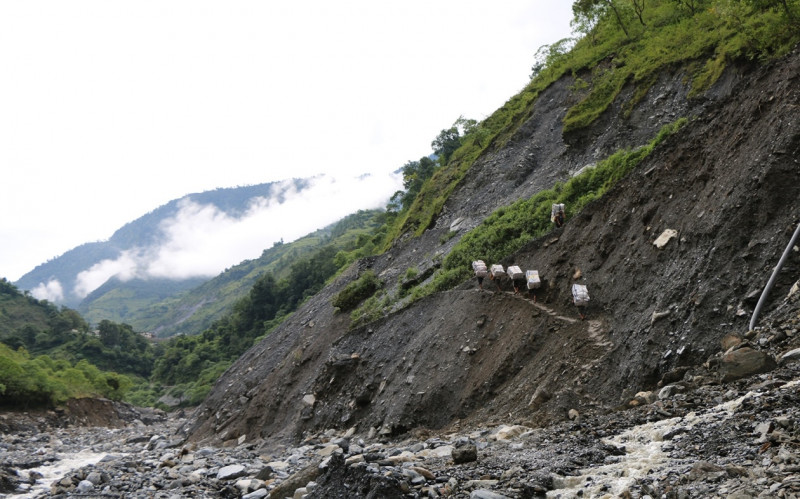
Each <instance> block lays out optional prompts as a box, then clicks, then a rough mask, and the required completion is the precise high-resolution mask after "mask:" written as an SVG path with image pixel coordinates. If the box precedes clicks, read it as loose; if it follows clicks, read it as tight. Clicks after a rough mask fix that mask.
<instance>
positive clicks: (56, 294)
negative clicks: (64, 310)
mask: <svg viewBox="0 0 800 499" xmlns="http://www.w3.org/2000/svg"><path fill="white" fill-rule="evenodd" d="M31 295H33V297H34V298H36V299H37V300H47V301H50V302H54V303H56V302H59V301H62V300H63V299H64V289H63V288H62V286H61V283H60V282H59V281H58V279H50V280H49V281H47V283H40V284H39V285H38V286H36V287H35V288H33V289H32V290H31Z"/></svg>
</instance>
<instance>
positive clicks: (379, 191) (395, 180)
mask: <svg viewBox="0 0 800 499" xmlns="http://www.w3.org/2000/svg"><path fill="white" fill-rule="evenodd" d="M401 188H402V179H401V178H400V177H399V176H397V175H383V176H376V175H363V176H360V177H348V178H335V177H331V176H327V175H322V176H319V177H315V178H313V179H311V181H310V185H309V186H308V187H307V188H305V189H303V190H302V191H299V192H298V191H297V189H296V188H295V186H294V183H293V182H289V181H287V182H283V183H282V184H280V187H279V189H280V191H279V192H278V193H277V194H275V195H273V196H272V197H270V198H269V199H267V198H262V197H258V198H253V199H252V200H251V201H250V204H249V207H248V209H247V210H245V212H244V213H242V214H240V215H231V214H228V213H226V212H224V211H222V210H220V209H219V208H217V207H216V206H214V205H212V204H200V203H196V202H194V201H193V200H192V199H191V198H186V199H184V200H182V201H181V202H180V204H179V209H178V212H177V213H176V214H175V215H174V216H173V217H170V218H167V219H164V220H163V221H162V222H161V224H160V226H159V230H160V232H161V236H162V237H161V238H160V240H161V241H162V242H161V243H160V244H159V245H157V246H154V247H137V248H133V249H130V250H126V251H123V252H122V253H121V254H120V256H119V257H118V258H116V259H114V260H103V261H102V262H99V263H97V264H95V265H93V266H92V267H91V268H89V269H87V270H85V271H83V272H81V273H79V274H78V276H77V280H76V286H75V288H74V292H75V293H76V294H77V295H78V296H80V297H81V298H83V297H85V296H86V295H87V294H89V293H91V292H92V291H93V290H95V289H97V288H98V287H99V286H101V285H102V284H103V283H104V282H106V281H107V280H108V279H110V278H112V277H117V278H118V279H120V280H122V281H127V280H129V279H132V278H139V279H147V278H150V277H157V278H168V279H187V278H191V277H198V276H202V277H212V276H214V275H217V274H219V273H220V272H222V271H223V270H224V269H226V268H228V267H230V266H232V265H236V264H238V263H240V262H242V261H243V260H247V259H252V258H257V257H258V256H260V255H261V252H262V251H263V250H264V249H265V248H269V247H271V246H272V244H273V243H274V242H276V241H279V240H284V241H287V242H289V241H294V240H295V239H297V238H299V237H302V236H305V235H306V234H309V233H311V232H313V231H315V230H317V229H319V228H322V227H325V226H327V225H330V224H332V223H334V222H336V221H338V220H340V219H342V218H343V217H345V216H347V215H349V214H351V213H355V212H356V211H358V210H360V209H372V208H382V207H384V206H386V203H387V202H388V199H389V197H390V196H391V195H392V194H393V193H394V192H395V191H397V190H398V189H401Z"/></svg>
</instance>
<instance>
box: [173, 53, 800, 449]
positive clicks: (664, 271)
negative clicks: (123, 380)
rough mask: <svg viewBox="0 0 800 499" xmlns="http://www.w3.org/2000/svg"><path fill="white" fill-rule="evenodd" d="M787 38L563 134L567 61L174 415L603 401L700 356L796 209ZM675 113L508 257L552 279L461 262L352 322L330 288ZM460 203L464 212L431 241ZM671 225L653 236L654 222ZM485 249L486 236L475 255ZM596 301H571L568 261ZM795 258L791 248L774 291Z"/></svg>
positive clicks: (214, 423) (288, 425) (287, 423)
mask: <svg viewBox="0 0 800 499" xmlns="http://www.w3.org/2000/svg"><path fill="white" fill-rule="evenodd" d="M798 75H800V54H798V52H797V51H795V52H793V53H792V54H790V56H788V57H786V58H784V59H783V60H780V61H778V62H776V63H773V64H771V65H769V66H764V67H754V66H750V65H748V64H742V65H740V66H735V67H730V68H729V69H728V70H727V72H726V74H725V75H724V76H723V77H722V78H721V79H720V81H719V82H718V83H717V84H716V86H715V87H714V88H712V89H711V90H710V91H709V92H707V93H706V94H705V95H704V96H702V97H698V98H695V99H692V100H687V98H686V92H687V89H686V88H685V86H684V85H683V83H682V82H683V79H682V77H681V74H680V73H675V74H664V75H662V78H661V79H660V80H659V82H658V83H657V84H656V85H655V86H654V87H653V88H652V89H651V90H650V92H649V93H648V95H647V97H646V98H645V99H644V100H643V101H642V102H640V103H639V104H638V106H637V108H636V109H635V110H634V112H633V113H632V114H631V116H630V117H629V118H628V119H623V118H622V115H621V107H622V105H623V104H624V100H625V96H626V95H630V93H631V92H632V89H627V90H626V93H624V94H623V96H622V97H620V99H619V102H617V103H616V104H615V106H614V107H613V108H612V109H610V110H609V111H607V113H606V114H605V115H604V116H603V117H602V118H601V119H600V120H598V122H597V123H596V124H595V125H594V126H593V127H591V128H590V129H587V130H584V131H582V132H581V133H580V134H575V135H573V136H570V137H566V139H565V138H563V137H562V136H561V133H560V119H561V117H562V116H563V113H564V112H565V111H566V108H567V106H568V105H569V104H568V103H569V100H570V99H571V98H572V96H571V95H570V93H569V92H570V91H569V88H570V79H569V78H564V79H563V80H561V81H559V82H558V83H557V84H555V85H553V86H552V87H551V88H550V89H548V90H547V91H546V92H544V93H543V94H542V95H541V96H540V99H539V103H537V105H536V107H535V108H534V111H533V114H532V115H531V117H530V118H529V119H528V120H527V122H526V123H525V124H524V125H523V126H522V127H521V128H520V130H519V131H518V133H517V134H516V135H515V136H514V137H512V139H511V140H510V141H509V143H508V144H507V146H506V147H505V148H503V149H500V150H497V151H494V152H492V153H490V154H488V155H487V156H486V157H485V158H483V159H482V160H480V161H478V162H477V163H476V164H475V165H474V166H473V168H472V170H471V171H470V172H468V175H467V177H466V178H465V180H464V181H462V183H461V184H460V185H459V186H458V187H457V189H456V191H455V192H454V194H453V195H452V197H451V198H450V200H449V201H448V203H447V204H446V206H445V209H444V210H443V213H442V214H441V216H440V217H439V219H438V220H437V222H436V226H435V227H434V228H432V229H430V230H428V231H427V232H426V233H425V234H423V235H422V236H421V237H419V238H406V239H404V240H403V241H402V242H400V243H398V244H397V245H395V247H393V248H392V249H391V250H390V251H389V252H387V253H386V254H384V255H381V256H379V257H375V258H372V259H370V260H368V261H364V262H360V263H359V264H358V265H354V266H353V268H351V269H350V270H349V271H348V272H347V273H345V274H343V275H342V276H340V278H339V279H338V280H337V281H336V282H335V283H333V284H332V285H331V286H329V287H327V288H326V289H325V290H323V291H322V292H321V293H319V294H318V295H317V296H315V297H314V298H313V299H311V300H309V301H308V302H307V303H306V304H304V305H303V307H302V308H301V309H300V310H298V311H297V312H296V313H295V314H294V315H293V316H292V317H291V318H290V319H289V320H287V321H286V322H285V323H284V324H283V325H282V326H281V327H280V328H279V329H278V330H277V331H276V332H274V333H273V334H272V335H270V336H269V337H267V338H265V339H264V340H263V341H262V342H261V343H259V344H258V345H256V346H255V347H253V348H252V349H251V350H249V351H248V352H247V353H246V354H245V355H244V356H242V358H240V359H239V360H238V361H237V362H236V363H235V364H234V365H233V366H232V367H231V368H230V369H229V370H228V371H227V372H226V373H225V374H224V375H223V376H222V378H221V379H220V380H219V382H218V383H217V385H216V387H215V388H214V389H213V390H212V392H211V394H210V395H209V397H208V398H207V400H206V401H205V402H204V403H203V405H202V406H200V407H199V408H198V409H197V411H196V412H195V413H194V415H193V417H192V418H191V419H190V422H189V424H188V425H187V427H186V428H185V430H186V431H187V432H188V433H189V434H190V438H191V439H192V440H196V441H201V440H211V441H222V442H225V441H233V440H236V441H244V440H246V441H252V440H257V439H261V438H270V439H272V440H274V441H278V440H296V439H298V438H299V437H301V436H302V435H303V434H304V432H312V431H317V430H320V429H324V428H348V427H352V426H355V427H357V428H358V429H359V430H361V431H366V430H368V429H369V428H375V429H376V431H379V432H384V433H386V434H391V435H397V434H400V433H403V432H405V431H408V430H411V429H414V428H417V427H428V428H441V427H445V426H448V425H454V424H456V423H461V424H465V425H468V424H482V423H487V422H491V421H495V420H497V421H500V420H502V421H504V422H506V423H508V422H510V421H516V422H520V423H525V424H528V425H537V424H546V423H550V422H555V421H563V420H564V419H565V418H566V417H567V411H569V410H570V409H577V410H579V411H581V412H582V413H583V412H591V411H598V412H603V411H608V410H612V409H614V408H616V407H619V406H621V405H623V404H625V403H626V402H627V401H628V400H630V399H631V398H632V397H633V396H634V395H635V393H636V392H638V391H640V390H645V389H654V388H655V387H656V385H657V383H658V382H659V380H661V379H662V378H663V377H664V376H665V375H669V374H670V373H672V372H675V370H676V368H680V367H682V366H698V365H700V364H702V363H703V362H704V361H706V360H707V359H708V358H709V357H710V356H711V355H712V354H714V353H716V352H718V351H719V349H720V340H721V339H722V338H723V337H724V336H725V335H726V334H728V333H739V334H744V333H745V332H746V331H747V325H748V321H749V317H750V315H749V314H750V313H751V312H752V308H753V306H754V305H755V302H756V300H757V299H758V293H759V292H760V290H761V288H762V287H763V285H764V284H765V283H766V281H767V279H768V278H769V272H770V271H771V270H772V268H773V266H774V265H775V263H776V262H777V259H778V257H779V256H780V254H781V252H782V251H783V248H784V245H785V244H786V242H787V241H788V239H789V237H790V235H791V233H792V231H793V230H794V226H795V224H796V223H797V221H798V220H800V201H799V200H800V163H798V158H800V120H798V116H800V113H798V104H800V91H799V90H798V89H799V88H800V85H798V83H799V81H798V80H799V79H800V76H798ZM681 116H686V117H688V118H690V121H689V124H688V125H686V126H685V127H684V128H683V129H681V130H680V131H679V132H678V133H677V134H676V135H675V136H673V137H671V138H670V139H668V140H667V141H666V142H665V143H664V144H662V145H661V146H660V147H659V148H658V149H657V150H656V151H655V152H654V153H653V155H651V156H650V157H649V158H648V159H647V160H646V161H645V162H644V163H643V164H641V165H639V167H638V168H637V169H636V170H635V171H634V172H633V173H632V174H631V175H629V176H628V177H627V178H626V179H624V180H623V181H622V182H621V183H620V184H619V185H618V186H617V187H616V188H614V189H613V190H612V191H611V192H609V193H608V194H607V195H606V196H604V197H603V198H602V199H600V200H598V201H597V202H594V203H592V204H590V205H589V206H588V207H587V208H586V209H585V210H584V211H583V212H582V213H581V214H580V215H578V216H576V217H575V218H573V219H571V220H569V221H568V223H567V224H566V226H565V227H564V228H563V229H560V230H558V231H554V232H552V233H550V234H548V235H546V236H544V237H542V238H540V239H538V240H535V241H532V242H531V243H530V244H528V245H527V246H526V247H525V248H523V250H522V251H520V252H519V253H518V254H517V255H513V256H511V257H509V259H508V260H507V261H505V262H502V263H504V264H506V265H508V264H510V263H517V264H519V265H520V266H522V267H523V268H535V269H538V270H539V272H540V273H541V275H542V276H543V277H544V278H545V279H546V289H543V290H541V291H540V292H539V294H538V303H536V304H534V303H532V302H531V301H530V300H529V299H527V297H525V296H517V295H513V294H512V293H509V291H510V285H508V283H504V286H505V288H504V292H497V291H496V290H495V291H493V290H492V286H491V284H489V285H488V286H485V290H483V291H480V290H478V289H477V286H476V283H475V282H474V281H468V282H465V283H464V284H463V285H461V286H459V287H458V288H457V289H455V290H452V291H448V292H445V293H439V294H436V295H433V296H430V297H428V298H426V299H423V300H420V301H419V302H417V303H415V304H413V305H411V306H410V307H408V308H405V309H403V310H400V311H398V312H396V313H393V314H391V315H390V316H389V317H386V318H385V319H383V320H381V321H378V322H376V323H373V324H370V325H368V326H366V327H362V328H358V329H355V330H348V324H349V320H348V317H347V316H345V315H344V314H335V313H334V310H333V307H332V306H331V305H330V299H331V297H332V296H334V295H335V293H337V292H338V291H339V290H340V289H341V288H342V287H343V286H345V285H346V284H347V283H348V282H351V281H352V280H353V279H355V278H357V276H358V274H359V272H360V271H362V270H364V269H365V268H366V267H371V268H372V269H373V270H374V271H375V272H376V273H377V274H378V275H379V276H380V277H381V278H382V279H383V280H384V281H385V282H386V284H387V285H388V286H392V285H393V284H394V283H396V281H397V279H399V278H400V276H401V275H402V274H403V273H404V272H405V270H406V269H407V268H409V267H412V266H414V267H416V268H418V269H420V270H424V269H425V268H426V267H429V266H431V265H432V262H433V261H434V259H435V258H436V256H437V254H439V255H441V254H442V253H444V252H446V251H448V250H449V248H451V247H452V245H453V244H455V242H456V241H457V240H458V238H459V237H460V236H461V235H463V233H464V231H465V230H466V228H470V227H474V226H476V225H477V224H478V223H480V221H481V220H482V219H483V218H484V217H485V216H487V215H488V214H489V213H491V211H492V210H493V209H494V208H496V207H498V206H500V205H504V204H508V203H510V202H512V201H514V200H516V199H518V198H520V197H523V196H529V195H531V194H533V193H534V192H536V191H537V190H539V189H542V188H546V187H549V186H551V185H552V183H553V182H554V181H555V180H563V179H565V178H567V176H568V174H569V172H571V171H575V170H576V169H577V168H580V167H582V166H584V165H586V164H589V163H592V162H594V161H597V160H599V159H602V158H603V157H605V156H606V155H607V154H609V153H611V152H613V151H615V150H617V149H620V148H624V147H631V146H636V145H641V144H643V143H646V142H647V141H648V140H650V139H651V138H652V137H653V136H654V135H655V132H656V131H657V130H658V129H659V128H660V127H661V126H662V125H663V124H665V123H669V122H672V121H674V120H675V119H677V118H678V117H681ZM454 222H458V224H457V225H458V226H459V227H462V229H461V231H460V232H459V234H458V235H457V236H456V237H455V238H452V239H450V240H448V241H447V242H446V243H445V244H442V243H441V242H440V241H441V236H442V235H443V234H445V233H447V232H449V231H450V230H451V226H452V225H453V224H454ZM666 229H674V230H676V231H677V234H678V235H677V237H675V238H674V239H672V240H670V241H669V242H668V243H667V244H666V246H664V247H663V249H658V248H656V247H655V246H654V245H653V241H654V240H655V239H656V238H657V237H658V236H659V235H660V234H661V233H662V232H663V231H664V230H666ZM475 257H476V258H480V257H481V255H475ZM578 270H580V275H581V277H580V282H582V283H585V284H588V286H589V290H590V293H591V295H592V303H591V306H590V307H589V310H588V317H587V320H586V321H580V320H577V319H578V315H577V313H576V311H575V309H574V307H572V305H571V304H570V297H569V287H570V284H571V283H572V282H573V277H574V276H575V274H576V271H578ZM798 277H800V254H799V253H798V252H797V251H795V252H793V253H792V255H791V257H790V260H789V262H788V263H787V265H786V266H785V268H784V271H783V272H782V274H781V277H780V278H779V280H778V283H777V285H776V288H775V290H774V291H773V295H772V296H773V297H774V298H773V299H772V300H771V302H770V304H769V305H768V307H767V309H768V311H770V310H773V309H774V308H775V306H776V305H777V304H778V303H780V300H781V299H782V297H783V296H785V295H786V293H787V292H788V289H789V287H790V286H791V285H792V283H794V282H795V281H797V279H798Z"/></svg>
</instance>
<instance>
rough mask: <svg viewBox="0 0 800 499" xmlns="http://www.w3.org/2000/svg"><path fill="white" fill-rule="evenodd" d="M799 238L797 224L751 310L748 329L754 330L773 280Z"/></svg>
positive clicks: (799, 229)
mask: <svg viewBox="0 0 800 499" xmlns="http://www.w3.org/2000/svg"><path fill="white" fill-rule="evenodd" d="M798 236H800V223H798V224H797V228H796V229H795V230H794V235H793V236H792V239H791V241H789V244H788V245H787V246H786V249H785V250H783V255H781V259H780V260H779V261H778V265H776V266H775V270H773V271H772V275H771V276H770V277H769V282H767V285H766V286H765V287H764V291H762V292H761V298H759V299H758V304H757V305H756V309H755V310H753V316H752V317H751V318H750V329H751V330H752V329H755V327H756V321H758V314H760V313H761V307H763V306H764V302H765V301H767V295H768V294H769V292H770V290H772V286H773V285H774V284H775V279H776V278H777V277H778V272H780V271H781V267H783V263H784V262H785V261H786V258H788V257H789V252H790V251H791V250H792V247H793V246H794V243H795V242H796V241H797V237H798Z"/></svg>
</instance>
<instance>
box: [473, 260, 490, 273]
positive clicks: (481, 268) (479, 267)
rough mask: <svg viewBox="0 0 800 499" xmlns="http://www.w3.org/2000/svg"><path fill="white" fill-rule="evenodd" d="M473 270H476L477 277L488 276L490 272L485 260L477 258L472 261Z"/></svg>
mask: <svg viewBox="0 0 800 499" xmlns="http://www.w3.org/2000/svg"><path fill="white" fill-rule="evenodd" d="M472 270H474V271H475V276H477V277H486V274H488V273H489V271H488V270H487V269H486V264H485V263H483V260H475V261H474V262H472Z"/></svg>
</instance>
